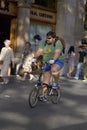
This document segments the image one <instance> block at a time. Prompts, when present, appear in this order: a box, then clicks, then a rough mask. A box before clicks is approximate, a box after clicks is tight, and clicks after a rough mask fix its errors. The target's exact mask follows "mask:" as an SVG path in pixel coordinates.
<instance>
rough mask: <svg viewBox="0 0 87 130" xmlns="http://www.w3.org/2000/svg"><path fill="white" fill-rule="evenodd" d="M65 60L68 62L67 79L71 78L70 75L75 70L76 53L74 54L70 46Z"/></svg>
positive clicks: (73, 49)
mask: <svg viewBox="0 0 87 130" xmlns="http://www.w3.org/2000/svg"><path fill="white" fill-rule="evenodd" d="M66 58H67V61H68V73H67V77H68V78H71V76H72V73H73V72H74V70H75V58H76V53H75V48H74V46H70V48H69V50H68V53H67V56H66Z"/></svg>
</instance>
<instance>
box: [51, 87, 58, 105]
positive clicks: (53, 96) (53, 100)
mask: <svg viewBox="0 0 87 130" xmlns="http://www.w3.org/2000/svg"><path fill="white" fill-rule="evenodd" d="M51 96H52V97H51V101H52V103H53V104H57V103H58V101H59V100H60V89H53V94H52V95H51Z"/></svg>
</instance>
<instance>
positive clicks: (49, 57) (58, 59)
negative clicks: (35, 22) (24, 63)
mask: <svg viewBox="0 0 87 130" xmlns="http://www.w3.org/2000/svg"><path fill="white" fill-rule="evenodd" d="M40 55H43V64H44V63H46V62H47V63H49V64H47V65H46V66H45V67H44V70H43V84H42V87H43V90H42V95H41V97H40V100H44V94H45V91H46V89H47V87H49V82H50V78H51V75H52V76H53V78H54V83H53V85H52V86H53V87H54V88H58V87H59V84H58V80H59V76H60V74H59V72H60V70H61V69H62V68H63V66H64V53H63V45H62V43H61V41H60V40H59V39H58V38H56V34H55V33H54V32H52V31H49V32H48V33H47V34H46V40H45V41H42V42H41V43H40V44H39V47H38V49H37V51H36V52H35V54H34V58H38V57H39V56H40Z"/></svg>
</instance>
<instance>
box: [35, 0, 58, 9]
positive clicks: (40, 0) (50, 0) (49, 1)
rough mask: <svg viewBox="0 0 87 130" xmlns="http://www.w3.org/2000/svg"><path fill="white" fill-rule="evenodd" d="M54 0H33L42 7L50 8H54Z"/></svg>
mask: <svg viewBox="0 0 87 130" xmlns="http://www.w3.org/2000/svg"><path fill="white" fill-rule="evenodd" d="M55 1H56V0H35V4H37V5H41V6H43V7H48V8H51V9H56V7H55V5H56V4H55Z"/></svg>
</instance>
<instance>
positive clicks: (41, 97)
mask: <svg viewBox="0 0 87 130" xmlns="http://www.w3.org/2000/svg"><path fill="white" fill-rule="evenodd" d="M39 101H41V102H46V101H47V99H46V98H45V97H44V95H40V96H39Z"/></svg>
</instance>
